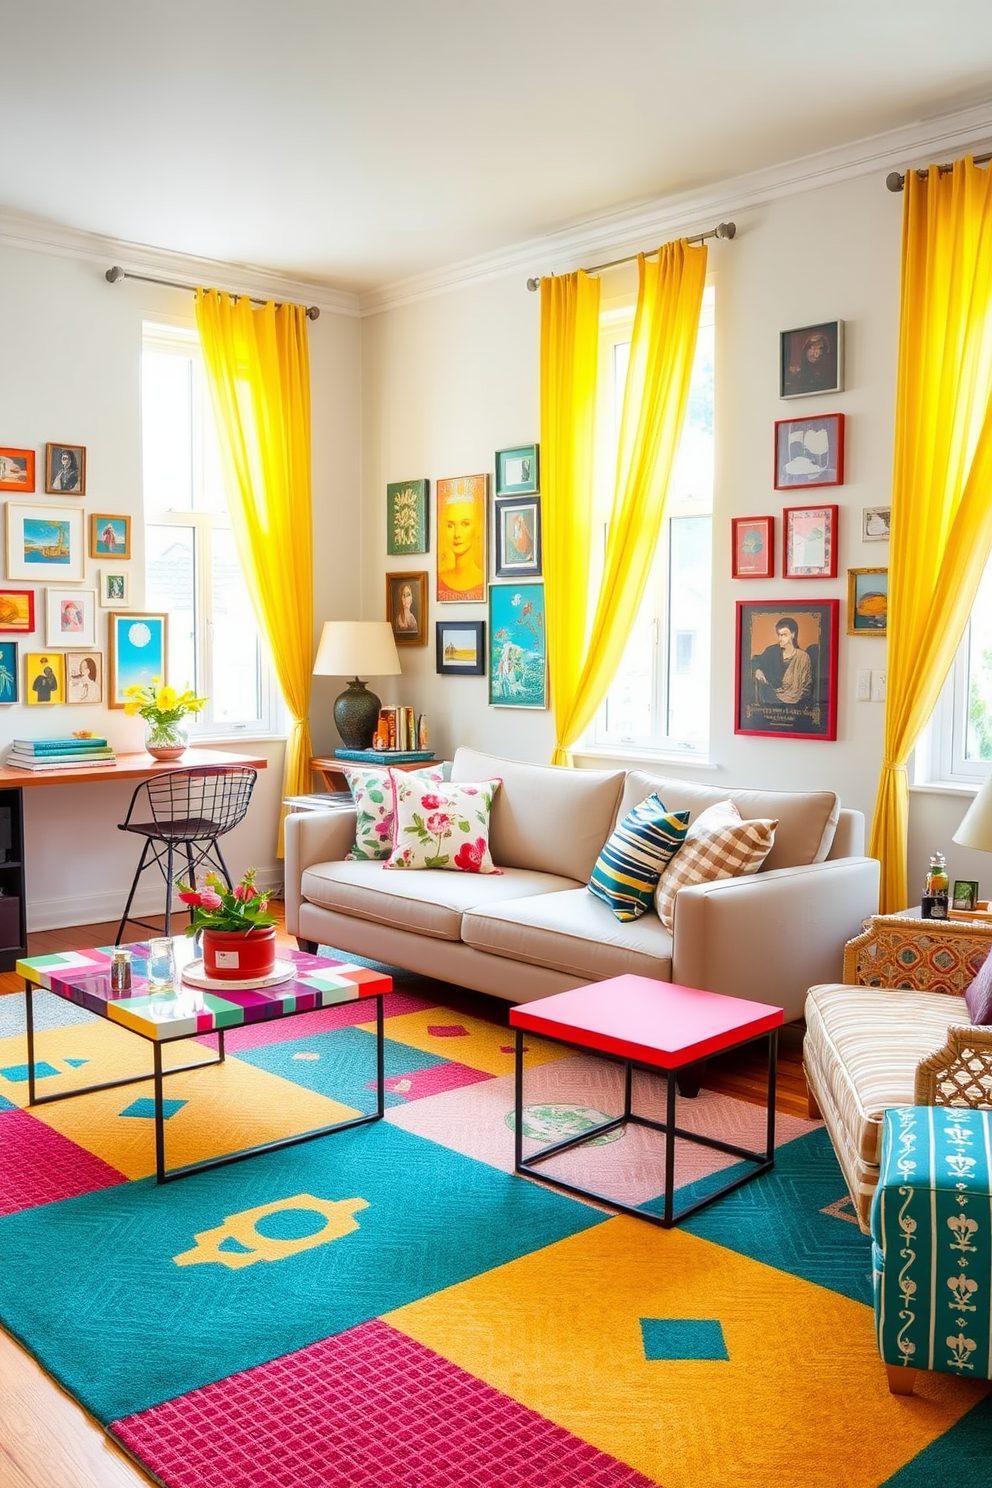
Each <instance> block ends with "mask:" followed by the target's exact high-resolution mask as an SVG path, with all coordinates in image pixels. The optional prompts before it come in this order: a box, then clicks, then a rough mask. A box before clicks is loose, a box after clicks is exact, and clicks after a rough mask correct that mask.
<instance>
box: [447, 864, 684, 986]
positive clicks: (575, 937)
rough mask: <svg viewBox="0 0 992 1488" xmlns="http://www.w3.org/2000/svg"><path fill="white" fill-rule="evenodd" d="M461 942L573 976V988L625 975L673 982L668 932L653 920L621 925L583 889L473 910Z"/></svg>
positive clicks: (465, 922) (467, 915)
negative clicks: (605, 978) (629, 973)
mask: <svg viewBox="0 0 992 1488" xmlns="http://www.w3.org/2000/svg"><path fill="white" fill-rule="evenodd" d="M462 940H463V941H464V942H465V944H466V945H470V946H472V947H473V948H474V949H475V950H478V951H488V952H489V954H490V955H493V956H505V957H507V958H508V959H509V960H511V961H524V962H527V963H529V964H530V965H533V966H544V967H547V968H548V969H549V970H551V971H561V972H564V973H565V974H566V975H568V976H574V977H575V985H576V986H581V985H582V983H583V982H598V981H602V980H603V978H604V977H611V976H621V975H623V974H624V973H625V972H631V973H632V974H634V975H637V976H647V977H656V978H657V979H658V980H659V981H662V982H667V981H671V977H672V936H671V931H669V930H666V929H665V927H664V926H663V925H662V923H661V921H660V920H659V919H658V917H657V915H653V914H649V915H643V916H642V917H641V919H639V920H634V921H632V922H630V923H628V924H621V923H620V921H619V920H617V919H616V918H615V917H614V915H613V914H611V912H610V911H609V910H608V909H607V907H606V905H605V904H602V903H601V902H600V901H599V900H598V899H594V898H593V897H592V895H591V894H590V893H589V892H588V891H587V890H586V889H584V888H581V889H564V890H561V891H559V892H558V893H553V894H540V895H534V896H532V897H530V898H527V899H516V900H509V901H505V900H504V901H500V902H499V903H492V904H488V905H485V906H483V905H478V906H476V907H475V908H473V909H471V910H467V911H466V913H465V917H464V919H463V920H462Z"/></svg>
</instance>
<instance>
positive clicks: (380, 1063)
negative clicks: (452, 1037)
mask: <svg viewBox="0 0 992 1488" xmlns="http://www.w3.org/2000/svg"><path fill="white" fill-rule="evenodd" d="M48 990H49V989H48V988H45V987H38V986H36V984H35V983H34V982H32V981H29V980H28V978H27V977H25V979H24V1006H25V1022H26V1026H27V1039H28V1109H29V1110H30V1108H31V1107H32V1106H47V1105H50V1104H52V1102H54V1101H63V1100H72V1099H73V1097H74V1096H77V1095H92V1094H93V1092H94V1091H96V1090H113V1089H115V1087H116V1086H118V1085H139V1084H141V1083H142V1082H143V1081H145V1080H154V1082H155V1181H156V1183H174V1182H175V1181H176V1179H177V1178H188V1177H189V1176H190V1174H192V1173H205V1172H206V1171H207V1170H208V1169H210V1168H224V1167H227V1165H228V1164H229V1163H236V1162H242V1161H243V1160H244V1159H245V1158H246V1157H257V1156H258V1155H259V1153H261V1152H276V1151H278V1149H279V1148H280V1147H295V1146H296V1145H297V1143H299V1142H312V1141H313V1140H314V1138H315V1137H326V1136H327V1135H328V1133H330V1132H338V1131H347V1130H348V1128H349V1127H352V1126H368V1124H369V1123H370V1122H372V1121H381V1120H382V1118H383V1116H384V1115H385V1111H386V1091H385V1084H384V1081H385V1062H386V1061H385V1043H384V1037H385V1020H384V1016H383V1010H382V999H383V997H384V996H385V992H373V993H371V994H370V996H369V997H366V998H362V999H361V1001H363V1002H368V1001H370V999H371V997H374V998H375V1005H376V1018H375V1032H376V1092H377V1096H376V1109H375V1111H374V1112H373V1113H372V1114H370V1115H367V1116H355V1117H353V1118H352V1119H351V1120H350V1121H336V1122H334V1123H333V1124H332V1125H330V1126H320V1127H317V1128H316V1129H315V1130H314V1131H308V1132H301V1133H299V1134H298V1135H296V1136H293V1137H279V1138H278V1139H277V1140H276V1141H274V1142H261V1143H260V1144H259V1145H258V1146H257V1147H246V1148H244V1149H243V1150H242V1151H240V1152H227V1153H225V1154H224V1156H223V1157H212V1158H208V1159H207V1160H206V1161H205V1162H197V1163H187V1164H186V1166H185V1167H182V1168H172V1169H166V1166H165V1114H164V1111H163V1107H162V1101H163V1094H164V1092H163V1085H164V1080H165V1076H166V1075H181V1074H183V1073H185V1072H186V1071H187V1070H195V1069H210V1068H212V1067H213V1066H214V1065H215V1064H223V1063H224V1059H225V1053H224V1029H223V1028H216V1029H211V1030H210V1031H209V1033H207V1034H189V1033H185V1034H177V1035H176V1036H175V1037H174V1038H171V1039H152V1038H149V1037H148V1035H147V1034H145V1033H142V1032H141V1031H140V1029H137V1028H132V1027H131V1025H130V1024H129V1023H116V1022H113V1020H111V1019H109V1018H103V1019H102V1021H103V1022H105V1023H111V1024H112V1026H113V1027H114V1028H121V1029H124V1030H125V1031H126V1032H127V1033H134V1034H137V1036H138V1037H139V1038H143V1039H144V1040H145V1042H146V1043H150V1044H151V1046H152V1064H153V1068H152V1072H151V1074H147V1075H125V1076H124V1077H123V1078H122V1079H120V1080H104V1081H103V1082H102V1083H101V1084H99V1085H84V1086H81V1087H80V1088H78V1089H76V1090H64V1091H60V1092H59V1094H58V1095H37V1094H36V1093H35V1072H34V1063H35V1061H34V1008H33V1005H32V998H33V994H34V992H35V991H40V992H44V991H48ZM54 995H55V996H56V997H59V996H61V995H62V994H61V993H58V992H56V993H55V994H54ZM63 1001H65V1002H69V1003H72V1006H73V1007H81V1006H82V1004H81V1003H73V1002H72V999H71V998H68V997H65V998H63ZM328 1006H329V1007H341V1006H343V1004H342V1003H329V1004H328ZM83 1011H84V1012H91V1009H90V1008H83ZM301 1011H306V1012H320V1011H321V1009H320V1008H307V1009H301ZM100 1016H101V1015H100V1014H99V1013H93V1017H94V1018H100ZM283 1016H284V1017H289V1018H293V1017H296V1016H297V1014H296V1013H295V1012H293V1013H286V1014H284V1015H283ZM272 1021H273V1022H281V1021H282V1020H281V1019H273V1020H272ZM254 1026H255V1025H254V1024H251V1023H239V1024H238V1025H237V1027H239V1028H251V1027H254ZM213 1034H216V1035H217V1045H218V1056H217V1058H216V1059H201V1060H197V1061H196V1062H195V1063H193V1064H183V1065H177V1066H176V1068H175V1069H168V1070H167V1069H163V1067H162V1048H163V1046H164V1045H165V1044H175V1043H181V1042H182V1041H183V1040H184V1039H190V1038H205V1037H210V1036H212V1035H213Z"/></svg>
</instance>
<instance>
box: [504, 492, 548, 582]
mask: <svg viewBox="0 0 992 1488" xmlns="http://www.w3.org/2000/svg"><path fill="white" fill-rule="evenodd" d="M493 519H494V523H495V530H496V557H495V563H494V572H495V574H496V577H497V578H498V579H515V578H521V579H537V578H540V576H541V498H540V496H508V497H503V498H502V499H499V498H497V500H496V501H494V502H493Z"/></svg>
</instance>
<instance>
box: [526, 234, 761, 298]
mask: <svg viewBox="0 0 992 1488" xmlns="http://www.w3.org/2000/svg"><path fill="white" fill-rule="evenodd" d="M736 236H737V223H736V222H718V223H717V225H716V227H712V228H710V230H709V232H704V233H697V234H696V236H695V237H694V238H686V240H685V241H686V242H687V243H705V241H706V239H707V238H733V237H736ZM660 252H661V249H660V248H652V249H651V251H650V253H646V254H645V255H644V257H645V258H653V257H654V255H655V254H656V253H660ZM639 257H640V254H638V253H628V254H627V256H626V258H611V259H610V261H609V263H601V264H593V266H592V268H591V269H583V270H582V273H583V274H598V273H600V272H601V271H602V270H603V269H615V268H616V267H617V265H618V264H625V263H633V262H634V259H635V258H639ZM540 287H541V281H540V279H528V280H527V288H528V289H530V290H534V289H540Z"/></svg>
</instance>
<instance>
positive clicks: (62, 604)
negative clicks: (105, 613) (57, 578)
mask: <svg viewBox="0 0 992 1488" xmlns="http://www.w3.org/2000/svg"><path fill="white" fill-rule="evenodd" d="M45 640H46V641H47V643H48V645H49V646H93V645H95V644H96V592H95V590H93V589H49V590H48V592H47V594H46V595H45Z"/></svg>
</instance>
